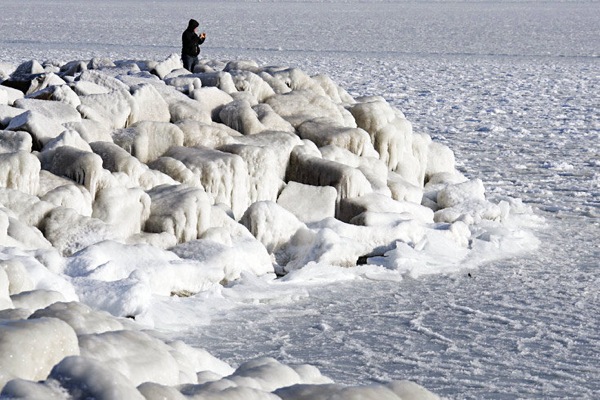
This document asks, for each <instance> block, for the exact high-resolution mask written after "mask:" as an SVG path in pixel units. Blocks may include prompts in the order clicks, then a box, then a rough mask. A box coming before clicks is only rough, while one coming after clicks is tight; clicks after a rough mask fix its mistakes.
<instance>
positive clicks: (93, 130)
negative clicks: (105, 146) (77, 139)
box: [63, 119, 113, 143]
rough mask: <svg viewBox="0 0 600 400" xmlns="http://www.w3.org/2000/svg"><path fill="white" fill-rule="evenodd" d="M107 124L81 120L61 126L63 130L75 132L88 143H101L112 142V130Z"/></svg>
mask: <svg viewBox="0 0 600 400" xmlns="http://www.w3.org/2000/svg"><path fill="white" fill-rule="evenodd" d="M109 125H110V124H109V123H108V122H101V121H94V120H91V119H82V120H81V121H78V122H68V123H66V124H63V126H64V127H65V129H68V130H72V131H76V132H77V133H79V136H81V138H82V139H83V140H85V141H86V142H88V143H92V142H97V141H103V142H112V141H113V140H112V135H111V132H112V128H110V126H109Z"/></svg>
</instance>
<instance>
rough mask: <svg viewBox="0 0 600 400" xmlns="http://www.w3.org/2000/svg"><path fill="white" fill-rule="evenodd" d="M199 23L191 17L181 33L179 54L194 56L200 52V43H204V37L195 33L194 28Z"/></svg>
mask: <svg viewBox="0 0 600 400" xmlns="http://www.w3.org/2000/svg"><path fill="white" fill-rule="evenodd" d="M199 25H200V24H199V23H198V21H196V20H194V19H191V20H190V23H189V24H188V27H187V29H186V30H185V31H183V34H182V35H181V54H185V55H187V56H192V57H196V56H197V55H198V54H200V45H201V44H202V43H204V38H201V37H200V36H198V35H196V32H194V29H196V28H197V27H198V26H199Z"/></svg>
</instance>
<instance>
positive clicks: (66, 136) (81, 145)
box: [41, 129, 92, 152]
mask: <svg viewBox="0 0 600 400" xmlns="http://www.w3.org/2000/svg"><path fill="white" fill-rule="evenodd" d="M61 146H70V147H73V148H75V149H79V150H81V151H87V152H91V151H92V148H91V147H90V145H89V143H88V142H86V141H85V140H83V139H82V137H81V135H80V134H79V132H77V131H75V130H71V129H66V130H65V131H63V133H61V134H60V135H58V136H57V137H55V138H54V139H51V140H49V141H48V142H47V143H46V144H45V145H44V147H43V148H42V150H41V151H42V152H45V151H52V150H54V149H56V148H58V147H61Z"/></svg>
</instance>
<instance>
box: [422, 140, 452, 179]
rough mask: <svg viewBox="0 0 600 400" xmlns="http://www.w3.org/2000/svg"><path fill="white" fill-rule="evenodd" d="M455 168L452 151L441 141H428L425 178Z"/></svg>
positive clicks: (449, 171) (450, 171)
mask: <svg viewBox="0 0 600 400" xmlns="http://www.w3.org/2000/svg"><path fill="white" fill-rule="evenodd" d="M454 168H455V160H454V152H453V151H452V150H451V149H450V148H449V147H448V146H445V145H443V144H441V143H438V142H434V141H432V142H431V143H429V156H428V158H427V169H426V170H425V175H426V180H429V179H430V177H431V176H433V175H435V174H439V173H452V172H454Z"/></svg>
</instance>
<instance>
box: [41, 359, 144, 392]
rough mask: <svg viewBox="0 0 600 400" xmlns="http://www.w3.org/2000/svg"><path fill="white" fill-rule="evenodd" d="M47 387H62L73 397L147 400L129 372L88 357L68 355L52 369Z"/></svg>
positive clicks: (62, 389)
mask: <svg viewBox="0 0 600 400" xmlns="http://www.w3.org/2000/svg"><path fill="white" fill-rule="evenodd" d="M46 386H49V387H56V386H59V387H60V389H61V393H64V392H67V393H68V395H69V398H79V399H98V400H109V399H131V400H144V396H142V394H141V393H140V392H139V391H138V390H137V389H136V387H135V385H134V384H133V382H131V380H129V379H128V378H126V377H125V375H123V374H121V373H120V372H119V371H117V370H115V369H114V368H113V367H112V366H111V365H107V364H105V363H102V362H100V361H97V360H94V359H91V358H88V357H78V356H71V357H66V358H65V359H64V360H62V361H61V362H60V363H58V364H57V365H56V366H55V367H54V368H53V369H52V371H51V372H50V375H49V376H48V381H47V383H46Z"/></svg>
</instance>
